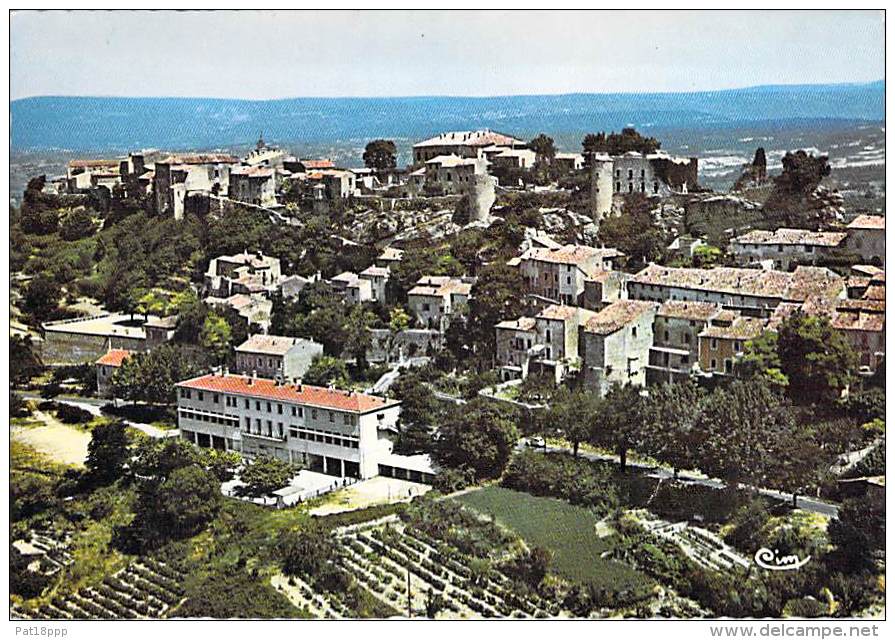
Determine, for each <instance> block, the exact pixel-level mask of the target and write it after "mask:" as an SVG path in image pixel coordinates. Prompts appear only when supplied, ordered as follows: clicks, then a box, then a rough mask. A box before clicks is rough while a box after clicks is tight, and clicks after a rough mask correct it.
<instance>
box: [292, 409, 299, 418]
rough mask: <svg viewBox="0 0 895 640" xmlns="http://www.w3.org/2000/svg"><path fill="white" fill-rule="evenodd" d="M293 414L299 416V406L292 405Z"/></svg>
mask: <svg viewBox="0 0 895 640" xmlns="http://www.w3.org/2000/svg"><path fill="white" fill-rule="evenodd" d="M292 415H293V416H297V415H298V408H297V407H292Z"/></svg>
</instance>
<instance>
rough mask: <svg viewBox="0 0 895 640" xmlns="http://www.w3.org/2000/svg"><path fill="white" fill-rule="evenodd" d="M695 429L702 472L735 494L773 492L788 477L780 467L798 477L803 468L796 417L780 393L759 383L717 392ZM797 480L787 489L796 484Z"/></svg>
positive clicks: (740, 383) (741, 383)
mask: <svg viewBox="0 0 895 640" xmlns="http://www.w3.org/2000/svg"><path fill="white" fill-rule="evenodd" d="M694 429H695V433H696V435H697V437H698V440H699V441H700V442H701V443H702V444H701V446H700V451H699V455H700V459H701V462H700V469H701V470H702V471H704V472H706V473H707V474H709V475H711V476H713V477H717V478H721V479H722V480H724V481H725V482H727V484H728V486H730V487H732V488H736V487H737V485H738V484H739V483H745V484H749V485H752V486H769V482H771V481H773V480H774V479H775V477H776V478H779V477H780V476H781V475H782V474H783V473H784V472H783V471H781V467H783V466H787V467H788V468H789V469H792V470H793V471H794V473H795V470H796V469H797V467H799V468H804V467H803V466H802V465H803V461H802V457H803V454H802V453H801V452H800V451H799V447H802V446H804V444H805V443H804V438H802V437H801V435H802V434H800V432H799V430H798V426H797V425H796V424H795V423H794V420H793V416H792V412H791V411H790V410H789V407H788V406H787V405H786V404H785V403H784V401H783V399H782V398H781V396H780V394H779V393H778V392H776V391H774V390H773V389H772V388H771V387H770V386H769V385H767V384H762V383H761V382H760V381H757V380H749V381H744V380H735V381H733V382H732V383H731V384H729V385H727V386H726V387H721V388H718V389H716V390H715V391H714V392H713V393H712V394H711V395H709V396H708V397H707V398H706V399H705V401H704V402H703V409H702V411H700V412H699V415H698V418H697V420H696V424H695V427H694ZM806 455H807V456H810V455H813V453H812V452H811V451H807V452H806ZM788 458H791V459H792V461H790V460H788ZM815 459H816V458H815ZM795 480H796V478H795V477H793V478H790V479H789V481H788V484H790V485H792V484H798V483H797V482H795ZM771 486H772V485H771Z"/></svg>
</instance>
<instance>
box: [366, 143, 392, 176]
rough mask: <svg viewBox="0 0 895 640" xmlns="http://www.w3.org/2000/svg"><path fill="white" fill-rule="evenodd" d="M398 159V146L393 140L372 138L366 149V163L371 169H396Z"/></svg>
mask: <svg viewBox="0 0 895 640" xmlns="http://www.w3.org/2000/svg"><path fill="white" fill-rule="evenodd" d="M397 161H398V148H397V147H396V146H395V143H394V141H392V140H381V139H380V140H372V141H370V142H368V143H367V146H366V148H365V149H364V165H365V166H367V167H368V168H370V169H376V170H377V171H384V170H386V169H394V168H395V166H396V165H397Z"/></svg>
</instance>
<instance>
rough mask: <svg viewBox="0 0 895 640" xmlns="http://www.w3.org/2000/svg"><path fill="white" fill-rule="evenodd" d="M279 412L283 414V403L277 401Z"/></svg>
mask: <svg viewBox="0 0 895 640" xmlns="http://www.w3.org/2000/svg"><path fill="white" fill-rule="evenodd" d="M277 413H279V414H280V415H283V405H281V404H279V403H277Z"/></svg>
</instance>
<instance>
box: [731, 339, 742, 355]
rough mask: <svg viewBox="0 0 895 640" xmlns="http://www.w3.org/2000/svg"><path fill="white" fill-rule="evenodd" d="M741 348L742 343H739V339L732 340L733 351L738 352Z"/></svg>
mask: <svg viewBox="0 0 895 640" xmlns="http://www.w3.org/2000/svg"><path fill="white" fill-rule="evenodd" d="M741 349H742V344H741V343H740V341H739V340H734V341H733V350H734V352H739V351H740V350H741Z"/></svg>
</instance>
